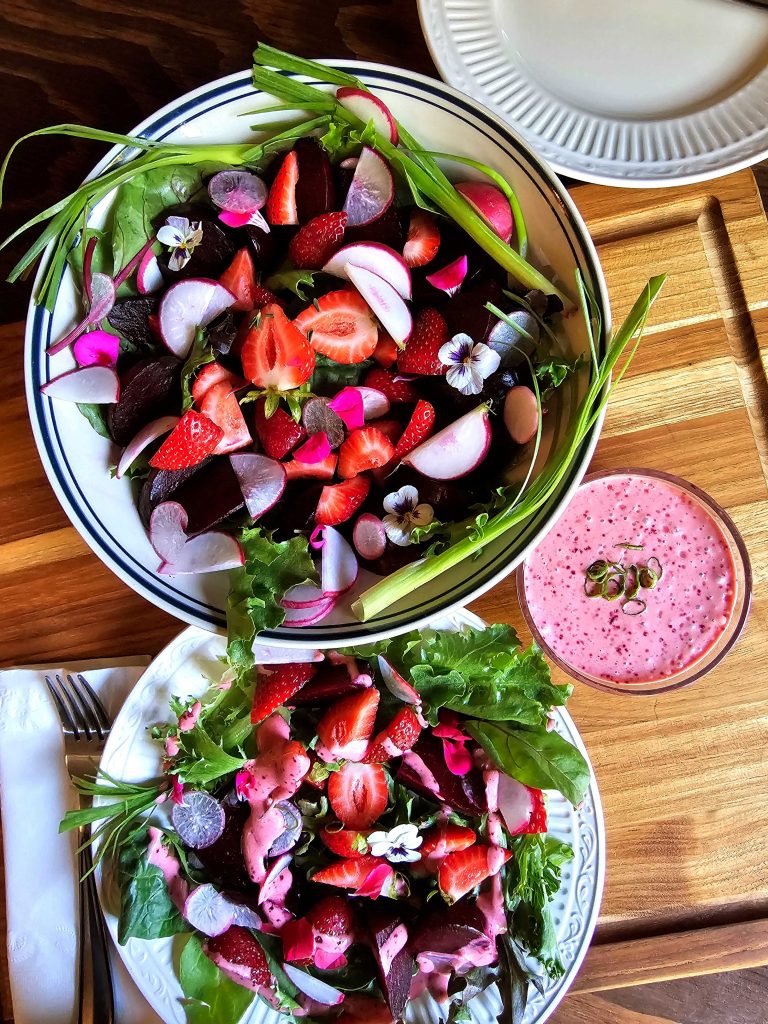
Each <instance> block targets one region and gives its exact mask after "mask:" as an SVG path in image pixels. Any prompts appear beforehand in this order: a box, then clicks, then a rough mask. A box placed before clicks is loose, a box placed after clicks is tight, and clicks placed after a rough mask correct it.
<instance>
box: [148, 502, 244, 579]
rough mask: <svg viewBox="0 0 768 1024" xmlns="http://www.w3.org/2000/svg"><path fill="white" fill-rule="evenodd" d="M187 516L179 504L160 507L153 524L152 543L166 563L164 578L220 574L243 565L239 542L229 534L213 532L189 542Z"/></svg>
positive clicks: (154, 514) (161, 569) (159, 569)
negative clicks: (201, 573)
mask: <svg viewBox="0 0 768 1024" xmlns="http://www.w3.org/2000/svg"><path fill="white" fill-rule="evenodd" d="M186 530H187V513H186V511H185V509H184V508H183V506H182V505H180V504H179V503H178V502H177V501H164V502H163V503H162V504H161V505H158V506H157V507H156V508H155V510H154V512H153V513H152V516H151V518H150V520H149V542H150V544H151V545H152V547H153V548H154V549H155V551H156V552H157V554H158V555H159V556H160V558H161V559H162V561H161V563H160V566H159V568H158V570H157V571H158V572H159V573H160V574H161V575H163V576H175V575H188V574H190V573H198V572H220V571H221V570H223V569H234V568H236V567H237V566H241V565H243V563H244V562H245V556H244V553H243V549H242V547H241V546H240V544H239V542H238V541H237V540H235V538H234V537H232V536H231V535H230V534H228V533H222V532H221V531H220V530H209V531H208V533H201V534H199V535H198V536H197V537H191V538H187V533H186Z"/></svg>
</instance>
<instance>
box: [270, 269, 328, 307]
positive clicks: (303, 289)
mask: <svg viewBox="0 0 768 1024" xmlns="http://www.w3.org/2000/svg"><path fill="white" fill-rule="evenodd" d="M318 273H319V271H318V270H294V269H293V268H292V267H282V268H281V269H280V270H277V271H275V273H274V274H272V275H270V277H268V278H267V279H266V281H265V282H264V287H265V288H269V290H270V291H271V292H281V291H289V292H293V293H294V295H298V297H299V298H300V299H303V300H304V302H309V301H311V299H312V297H313V294H314V292H313V289H314V287H315V277H316V276H317V274H318Z"/></svg>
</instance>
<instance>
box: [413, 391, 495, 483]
mask: <svg viewBox="0 0 768 1024" xmlns="http://www.w3.org/2000/svg"><path fill="white" fill-rule="evenodd" d="M490 445H491V424H490V420H489V418H488V406H487V405H478V407H477V408H476V409H473V410H472V411H471V412H468V413H466V414H465V415H464V416H462V417H461V418H460V419H458V420H454V422H453V423H449V424H448V426H447V427H444V428H443V429H442V430H440V431H439V432H438V433H437V434H433V435H432V437H428V438H427V440H426V441H424V442H423V443H422V444H420V445H419V446H418V448H414V449H413V451H412V452H409V453H408V454H407V455H405V456H403V463H404V464H405V465H407V466H412V467H413V468H414V469H415V470H416V471H417V472H419V473H422V474H423V475H424V476H428V477H431V478H432V479H433V480H456V479H457V478H458V477H461V476H466V475H467V473H471V472H472V470H473V469H475V467H476V466H479V465H480V463H481V462H482V461H483V459H484V458H485V456H486V455H487V454H488V449H489V448H490Z"/></svg>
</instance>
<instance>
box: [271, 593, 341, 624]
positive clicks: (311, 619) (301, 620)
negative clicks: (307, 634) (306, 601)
mask: <svg viewBox="0 0 768 1024" xmlns="http://www.w3.org/2000/svg"><path fill="white" fill-rule="evenodd" d="M336 600H337V599H336V598H335V597H326V598H325V599H324V600H323V601H321V602H320V604H317V605H314V606H313V607H312V608H288V609H286V612H285V618H284V619H283V625H284V626H295V627H296V628H301V627H302V626H314V625H315V623H317V622H322V620H323V619H324V618H325V617H326V615H330V613H331V612H332V611H333V609H334V607H335V606H336Z"/></svg>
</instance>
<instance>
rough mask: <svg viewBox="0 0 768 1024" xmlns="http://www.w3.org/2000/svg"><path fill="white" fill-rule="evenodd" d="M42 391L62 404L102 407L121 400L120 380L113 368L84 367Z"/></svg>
mask: <svg viewBox="0 0 768 1024" xmlns="http://www.w3.org/2000/svg"><path fill="white" fill-rule="evenodd" d="M40 391H41V392H42V393H43V394H44V395H47V396H48V398H56V399H58V400H59V401H60V402H85V403H94V404H96V405H102V404H104V403H111V402H117V401H118V399H119V398H120V378H119V377H118V376H117V374H116V373H115V371H114V370H113V369H112V367H111V366H98V365H97V366H82V367H80V368H79V369H77V370H68V371H67V373H62V374H61V376H60V377H54V379H53V380H49V381H48V383H47V384H43V386H42V387H41V388H40Z"/></svg>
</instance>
